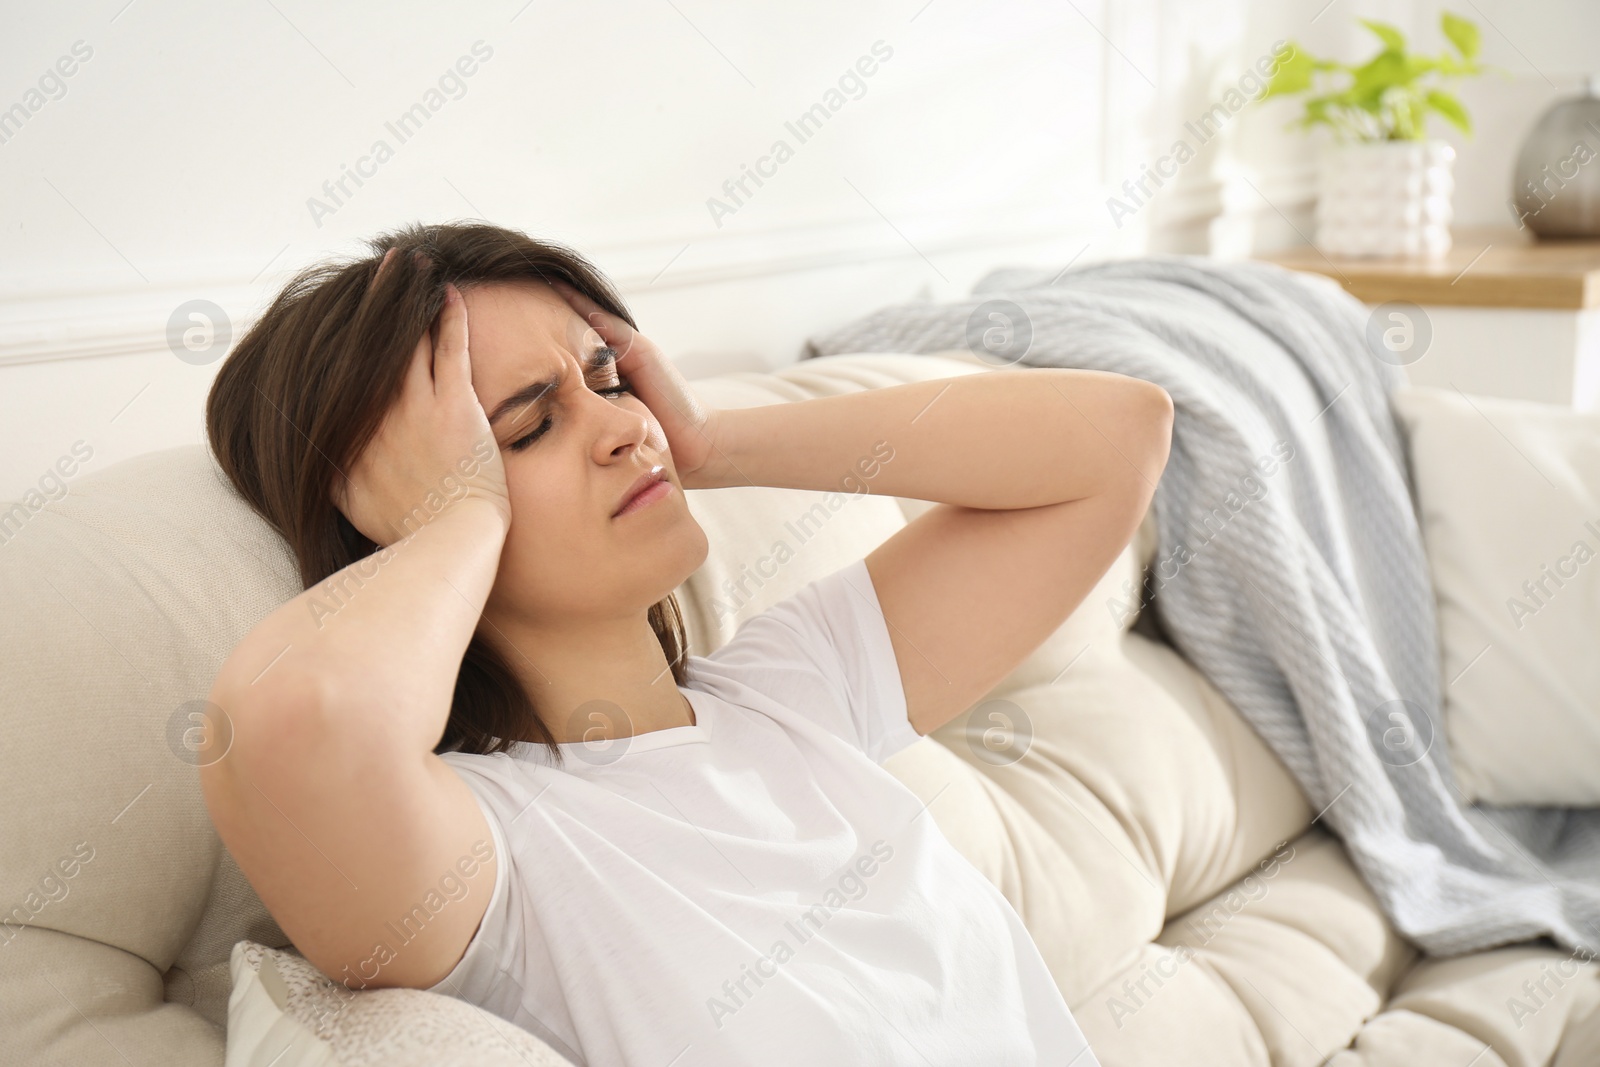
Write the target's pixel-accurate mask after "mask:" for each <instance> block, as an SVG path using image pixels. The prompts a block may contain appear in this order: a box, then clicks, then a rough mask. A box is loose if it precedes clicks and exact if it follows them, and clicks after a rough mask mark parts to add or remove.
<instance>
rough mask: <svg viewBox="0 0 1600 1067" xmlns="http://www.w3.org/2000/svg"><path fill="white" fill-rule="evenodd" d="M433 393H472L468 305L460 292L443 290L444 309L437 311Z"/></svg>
mask: <svg viewBox="0 0 1600 1067" xmlns="http://www.w3.org/2000/svg"><path fill="white" fill-rule="evenodd" d="M433 384H434V391H435V392H437V393H438V394H439V395H441V396H447V395H454V396H465V395H466V394H468V393H470V392H471V391H472V359H471V357H470V356H469V355H468V349H467V302H466V300H464V299H463V298H462V296H461V290H459V289H457V288H456V287H455V286H454V285H450V284H449V283H446V284H445V287H444V309H443V310H442V311H440V312H439V343H438V344H437V345H436V346H435V348H434V352H433Z"/></svg>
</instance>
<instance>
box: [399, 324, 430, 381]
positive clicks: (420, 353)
mask: <svg viewBox="0 0 1600 1067" xmlns="http://www.w3.org/2000/svg"><path fill="white" fill-rule="evenodd" d="M421 390H427V392H429V393H431V392H433V336H432V326H431V325H430V326H429V328H428V329H426V330H423V331H422V336H421V337H419V338H417V345H416V347H415V348H413V349H412V350H411V364H410V366H408V367H406V381H405V387H404V392H405V393H416V392H419V391H421Z"/></svg>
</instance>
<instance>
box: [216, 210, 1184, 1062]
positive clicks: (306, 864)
mask: <svg viewBox="0 0 1600 1067" xmlns="http://www.w3.org/2000/svg"><path fill="white" fill-rule="evenodd" d="M372 247H373V251H374V255H373V256H372V257H371V258H366V259H361V260H358V261H355V262H351V263H348V264H343V265H337V266H325V267H320V268H313V269H312V270H310V271H308V272H306V273H304V274H302V275H301V276H299V277H297V278H296V279H295V280H294V281H293V282H292V283H291V284H290V285H289V286H288V287H287V288H286V289H285V290H284V292H283V293H282V294H281V295H280V296H279V297H278V299H277V300H276V301H275V302H274V303H273V304H272V306H271V308H270V309H269V310H268V311H267V313H266V314H265V315H264V316H263V317H262V318H261V319H260V320H259V322H258V323H257V324H256V325H255V326H254V327H253V328H252V329H251V330H250V331H249V333H248V334H247V335H246V336H245V337H244V338H243V339H242V340H241V341H240V342H239V344H238V346H237V347H236V349H235V351H234V352H233V353H232V354H231V356H230V357H229V359H228V360H227V361H226V363H224V365H223V367H222V368H221V370H220V372H219V375H218V377H217V380H216V383H215V385H214V387H213V390H212V393H211V396H210V399H209V402H208V407H207V421H208V426H209V433H210V438H211V442H212V447H213V450H214V452H215V454H216V456H217V458H218V460H219V462H220V464H221V466H222V469H223V471H224V472H225V473H226V475H227V476H228V478H229V479H230V480H231V481H232V483H233V484H234V485H235V486H236V487H237V488H238V490H239V492H240V493H241V494H242V495H243V496H244V497H245V499H246V500H248V501H249V503H250V504H251V505H252V506H253V507H254V508H255V509H256V510H257V511H258V512H259V513H260V514H261V515H262V516H264V517H265V518H266V519H267V520H268V521H269V522H270V523H272V524H273V525H274V526H275V527H276V528H277V529H278V530H279V531H280V532H281V533H282V534H283V536H284V537H285V538H286V540H287V541H288V543H289V545H290V547H291V548H292V549H293V551H294V553H295V556H296V558H297V560H298V563H299V567H300V571H301V576H302V579H303V581H304V584H305V585H306V586H307V588H306V590H305V592H303V593H302V594H300V595H299V596H297V597H295V598H294V599H293V600H291V601H289V602H288V603H287V604H285V605H283V606H282V607H281V608H279V609H278V610H276V611H274V612H273V613H272V614H270V615H269V616H267V617H266V618H265V619H264V620H262V622H261V623H260V624H259V625H258V626H257V627H256V628H255V629H254V630H252V631H251V632H250V633H249V634H248V635H247V636H246V637H245V638H244V640H242V641H241V642H240V643H239V645H238V647H237V648H236V649H235V650H234V652H233V653H232V655H231V656H230V657H229V658H228V660H227V662H226V663H225V664H224V666H223V668H222V670H221V672H220V673H219V675H218V677H217V679H216V683H215V686H214V688H213V691H212V695H211V699H212V702H213V703H214V704H216V705H217V706H218V707H220V708H221V709H222V710H223V713H224V715H225V724H226V726H227V727H228V729H229V730H230V731H231V742H230V745H229V747H228V749H227V751H226V754H225V755H224V756H222V757H221V758H219V759H216V760H214V761H202V762H203V763H204V764H205V765H204V767H203V771H202V786H203V788H204V791H205V797H206V802H207V805H208V807H209V809H210V812H211V816H212V818H213V820H214V821H215V823H216V826H217V829H218V832H219V833H220V834H221V836H222V839H223V841H224V842H225V843H226V845H227V847H228V849H229V850H230V852H231V853H232V855H233V856H234V858H235V859H236V860H237V861H238V863H239V865H240V867H241V869H242V870H243V871H244V873H245V875H246V876H247V877H248V878H249V880H250V882H251V884H252V885H253V886H254V887H255V889H256V890H257V892H258V893H259V894H260V897H261V899H262V901H263V902H264V903H265V904H266V906H267V908H268V910H269V911H270V912H271V913H272V915H273V917H274V918H275V919H276V920H277V921H278V923H279V924H280V925H281V926H282V928H283V930H284V932H285V933H286V934H287V935H288V936H289V938H290V939H291V940H292V941H293V942H294V944H295V946H296V947H297V948H298V949H299V951H300V952H302V953H303V954H304V955H305V956H306V958H308V959H309V960H310V961H311V962H312V963H314V964H316V965H317V966H318V967H319V968H321V969H322V970H323V971H324V972H325V973H326V974H328V975H330V976H332V977H334V978H335V979H337V980H340V981H343V982H344V983H345V984H347V985H349V986H351V987H352V988H371V987H383V986H408V987H412V988H418V989H432V990H437V991H440V992H445V993H450V994H453V995H455V996H458V997H461V998H463V999H466V1000H469V1001H472V1002H474V1003H476V1004H478V1005H480V1006H482V1007H484V1008H486V1009H488V1010H490V1011H493V1012H495V1013H497V1014H499V1015H501V1016H503V1017H505V1018H507V1019H509V1020H511V1021H512V1022H515V1023H517V1024H518V1025H521V1026H523V1027H525V1028H526V1029H529V1030H531V1031H533V1032H534V1033H536V1034H538V1035H539V1036H540V1037H541V1038H543V1039H544V1040H545V1041H547V1042H549V1043H550V1044H551V1045H552V1046H553V1047H554V1048H555V1049H557V1050H558V1051H560V1052H561V1053H562V1054H563V1055H565V1056H567V1057H568V1058H569V1059H571V1060H572V1061H573V1062H575V1063H588V1064H594V1065H599V1064H636V1065H640V1067H667V1065H668V1064H673V1065H678V1067H687V1065H689V1064H751V1063H762V1064H789V1063H793V1064H805V1065H808V1067H815V1065H817V1064H824V1063H830V1064H854V1063H862V1064H874V1065H882V1064H901V1063H904V1064H918V1065H922V1064H937V1065H945V1064H951V1065H956V1064H959V1065H962V1067H970V1065H973V1064H979V1063H983V1064H991V1063H992V1064H998V1063H1007V1064H1034V1063H1040V1064H1043V1063H1050V1064H1067V1063H1075V1064H1078V1065H1080V1067H1083V1065H1088V1064H1092V1063H1094V1056H1093V1054H1092V1053H1090V1052H1089V1051H1088V1049H1087V1046H1086V1044H1085V1043H1084V1039H1083V1037H1082V1034H1081V1033H1080V1032H1079V1030H1078V1027H1077V1025H1076V1024H1075V1023H1074V1021H1073V1019H1072V1017H1071V1015H1070V1014H1069V1012H1068V1010H1067V1006H1066V1004H1065V1002H1064V1001H1063V999H1062V996H1061V993H1060V992H1059V991H1058V989H1057V987H1056V985H1055V984H1054V982H1053V981H1052V979H1051V976H1050V974H1049V972H1048V971H1047V970H1046V968H1045V965H1044V963H1043V960H1042V959H1041V957H1040V955H1039V952H1038V950H1037V948H1036V947H1035V946H1034V944H1033V942H1032V940H1031V939H1030V938H1029V936H1028V933H1027V931H1026V930H1025V928H1024V927H1023V926H1022V923H1021V921H1020V919H1019V918H1018V916H1017V914H1016V912H1015V911H1014V910H1013V909H1012V908H1011V906H1010V905H1009V904H1008V903H1007V902H1006V900H1005V898H1004V897H1003V896H1001V895H1000V893H999V891H998V890H997V889H995V887H994V886H993V885H991V884H990V883H989V882H988V881H987V880H986V879H985V878H984V877H983V876H982V875H980V874H979V873H978V871H977V870H976V869H975V868H974V867H972V866H971V864H969V863H968V862H967V861H966V860H965V859H964V858H963V857H962V856H961V855H960V854H959V853H958V852H956V850H955V849H954V847H953V846H952V845H951V844H950V843H949V842H948V841H947V840H946V839H945V838H944V837H943V835H942V834H941V833H940V832H939V830H938V828H937V826H936V825H935V823H934V820H933V819H932V818H931V817H925V816H926V813H925V810H924V806H923V805H922V804H921V803H920V802H919V801H918V800H917V798H916V797H915V795H914V794H912V793H911V791H910V790H908V789H907V788H905V787H904V786H903V785H901V784H900V783H899V781H898V780H897V779H895V778H894V777H893V776H892V775H890V774H889V772H887V771H885V770H884V769H883V768H882V767H881V766H880V765H879V764H880V763H881V762H882V761H883V760H884V759H886V758H887V757H889V756H890V755H892V754H893V753H895V752H897V751H899V750H901V749H902V748H904V747H905V746H906V745H908V744H910V743H911V742H913V741H914V740H916V739H917V738H918V737H919V736H920V735H924V734H927V733H928V732H929V731H931V730H933V729H935V728H936V727H938V726H940V725H941V724H943V723H946V722H948V721H950V720H951V719H953V718H954V717H955V716H956V715H958V714H960V713H961V712H962V711H964V710H966V709H967V708H969V707H970V706H972V705H973V704H974V703H976V702H977V701H978V700H980V699H981V698H982V697H983V696H984V695H985V694H986V693H987V692H988V691H989V690H990V689H991V688H993V686H994V685H995V684H997V683H998V682H999V681H1000V680H1001V679H1002V678H1003V677H1005V676H1006V675H1007V674H1008V673H1010V671H1011V670H1012V669H1013V668H1014V667H1015V666H1016V665H1017V664H1018V663H1019V662H1021V660H1022V659H1023V658H1024V657H1025V656H1027V655H1028V653H1029V652H1031V651H1033V650H1034V649H1035V648H1037V647H1038V646H1039V645H1040V644H1041V643H1042V641H1043V640H1044V639H1045V638H1046V637H1047V636H1048V635H1049V634H1050V633H1051V632H1052V631H1053V630H1055V629H1056V628H1057V627H1058V626H1059V625H1060V624H1061V623H1062V621H1063V620H1064V619H1066V617H1067V616H1068V614H1070V613H1071V611H1072V610H1073V608H1074V607H1076V606H1077V605H1078V603H1079V602H1080V601H1081V600H1082V599H1083V598H1084V596H1085V595H1086V594H1087V593H1088V591H1089V590H1090V589H1091V588H1092V587H1093V585H1094V584H1095V582H1096V581H1097V579H1098V578H1099V577H1100V576H1101V575H1102V574H1103V573H1104V572H1105V570H1106V569H1107V568H1108V567H1109V566H1110V564H1111V563H1112V561H1113V560H1114V559H1115V558H1116V556H1117V555H1118V554H1119V553H1120V552H1121V550H1122V548H1123V546H1124V545H1125V544H1126V543H1127V541H1128V539H1129V538H1130V537H1131V536H1132V534H1133V532H1134V530H1135V529H1136V528H1137V526H1138V523H1139V521H1140V518H1141V516H1142V515H1143V513H1144V511H1145V508H1146V506H1147V504H1148V503H1149V500H1150V497H1151V493H1152V492H1153V490H1154V487H1155V483H1156V481H1157V479H1158V478H1159V477H1160V475H1161V471H1162V468H1163V467H1164V465H1165V463H1166V455H1167V448H1168V441H1169V431H1170V426H1171V419H1172V406H1171V401H1170V400H1169V398H1168V397H1167V395H1166V393H1165V392H1164V391H1163V390H1161V389H1160V388H1158V387H1156V386H1154V385H1151V384H1149V383H1146V382H1142V381H1138V380H1135V379H1130V378H1125V377H1121V376H1118V375H1112V374H1104V373H1096V372H1089V371H1076V370H1054V369H1043V368H1038V369H1006V370H990V371H987V372H984V373H979V374H974V375H970V376H963V377H959V378H953V379H945V380H939V381H930V382H923V383H917V384H907V385H900V386H895V387H891V388H882V389H876V390H870V391H865V392H858V393H852V394H848V395H842V396H831V397H824V398H819V399H811V400H804V401H799V402H794V403H787V404H777V405H772V406H768V407H758V408H749V409H728V410H715V411H708V410H706V408H705V407H704V406H703V405H701V404H700V403H699V402H697V401H696V399H695V396H694V394H693V392H692V390H691V389H690V388H689V386H688V385H687V384H686V383H685V382H684V380H683V379H682V377H681V376H680V375H679V374H678V373H677V372H676V371H675V370H674V368H673V366H672V364H671V363H669V362H668V361H667V360H666V359H665V358H664V357H663V356H662V354H661V352H660V351H658V350H657V348H656V347H655V346H654V345H652V344H651V343H650V341H648V340H647V339H646V338H645V337H644V336H643V335H641V334H640V333H639V332H638V331H637V330H636V328H635V323H634V321H633V319H632V317H631V316H630V315H629V313H628V312H627V311H626V309H625V308H624V307H623V305H622V303H621V301H620V299H618V297H617V296H616V294H615V293H614V292H613V290H612V288H611V287H610V286H609V285H608V284H607V283H606V281H605V280H604V279H603V278H602V277H601V276H600V275H599V274H598V273H597V272H596V271H595V270H594V269H593V268H592V267H591V266H590V265H589V264H588V263H587V262H585V261H584V260H583V259H582V258H581V257H580V256H578V255H576V254H575V253H573V252H571V251H569V250H566V249H563V248H560V247H558V246H554V245H550V244H547V243H544V242H539V241H535V240H532V239H530V238H528V237H526V236H524V235H522V234H519V233H515V232H512V231H508V230H503V229H499V228H497V227H491V226H481V225H474V226H433V227H426V228H424V227H410V228H407V229H403V230H400V231H398V232H396V233H393V234H388V235H385V236H383V237H380V238H378V239H377V240H376V241H374V242H372ZM380 252H381V253H382V255H381V256H380V255H378V253H380ZM864 472H867V473H868V474H869V475H870V476H863V475H864ZM852 474H854V475H855V476H856V481H857V483H858V484H863V485H865V487H866V491H869V492H872V493H877V494H882V495H886V496H900V497H914V498H920V499H924V500H930V501H937V502H938V504H939V506H937V507H935V508H933V509H932V510H930V511H928V512H927V513H926V514H924V515H922V516H921V517H919V518H918V519H917V520H916V521H914V522H911V523H910V524H908V525H907V526H906V527H905V528H903V529H902V530H900V531H899V532H897V533H896V534H895V535H894V536H893V537H891V538H889V539H888V540H887V541H885V542H884V543H883V544H882V545H880V546H879V547H878V548H876V549H875V550H873V551H872V552H871V553H870V554H869V555H867V556H866V558H865V559H863V560H858V561H856V562H855V563H852V564H851V565H849V566H847V567H844V568H842V569H840V570H838V571H835V572H834V573H832V574H830V575H827V576H825V577H823V578H821V579H818V580H816V581H814V582H811V583H810V584H808V585H806V586H804V587H803V588H802V589H800V591H799V592H797V593H795V594H794V595H793V596H791V597H789V598H788V599H786V600H784V601H782V602H780V603H778V604H777V605H776V606H774V607H772V608H770V609H768V610H767V611H765V612H762V613H761V614H760V615H758V616H756V617H754V618H751V619H749V620H747V621H746V622H745V623H744V624H743V625H742V626H741V627H740V628H739V629H738V631H737V633H736V634H735V635H734V636H733V638H732V639H731V640H730V641H729V642H728V643H726V644H725V645H724V646H723V647H721V648H720V649H718V650H716V651H715V652H713V653H712V654H710V655H709V656H705V657H700V656H692V655H688V654H687V652H686V647H685V644H686V643H685V639H684V631H683V628H682V624H681V621H680V618H679V615H678V612H677V604H676V602H675V600H674V598H673V590H675V589H676V588H677V587H678V586H679V585H680V584H681V583H682V582H683V581H684V580H685V579H687V578H688V577H689V576H690V575H691V574H692V573H693V572H694V571H695V570H696V569H697V568H698V567H699V566H700V564H701V563H702V562H703V561H704V560H705V558H706V556H707V552H708V544H707V540H706V535H705V533H704V532H703V531H702V530H701V528H700V526H699V525H698V524H697V523H696V521H695V518H694V515H693V513H692V512H691V510H690V508H689V504H688V501H687V499H686V497H685V495H684V490H686V489H708V488H719V487H724V486H742V485H769V486H783V487H789V488H794V489H809V490H834V489H837V488H838V486H839V484H840V482H841V479H843V478H844V477H846V476H847V475H852Z"/></svg>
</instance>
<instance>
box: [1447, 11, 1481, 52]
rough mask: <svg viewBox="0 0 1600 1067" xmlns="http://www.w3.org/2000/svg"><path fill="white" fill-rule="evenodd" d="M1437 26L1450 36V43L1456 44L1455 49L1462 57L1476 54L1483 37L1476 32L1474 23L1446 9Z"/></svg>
mask: <svg viewBox="0 0 1600 1067" xmlns="http://www.w3.org/2000/svg"><path fill="white" fill-rule="evenodd" d="M1439 26H1440V28H1442V29H1443V30H1444V35H1445V36H1446V37H1448V38H1450V43H1451V44H1453V45H1455V46H1456V51H1457V52H1460V53H1461V58H1462V59H1472V58H1474V57H1475V56H1476V55H1477V54H1478V49H1479V48H1480V47H1482V45H1483V39H1482V37H1480V36H1479V34H1478V26H1477V24H1476V23H1474V22H1469V21H1467V20H1466V19H1464V18H1462V17H1461V16H1460V15H1452V14H1450V12H1448V11H1446V12H1445V13H1444V14H1443V15H1442V16H1440V18H1439Z"/></svg>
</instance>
